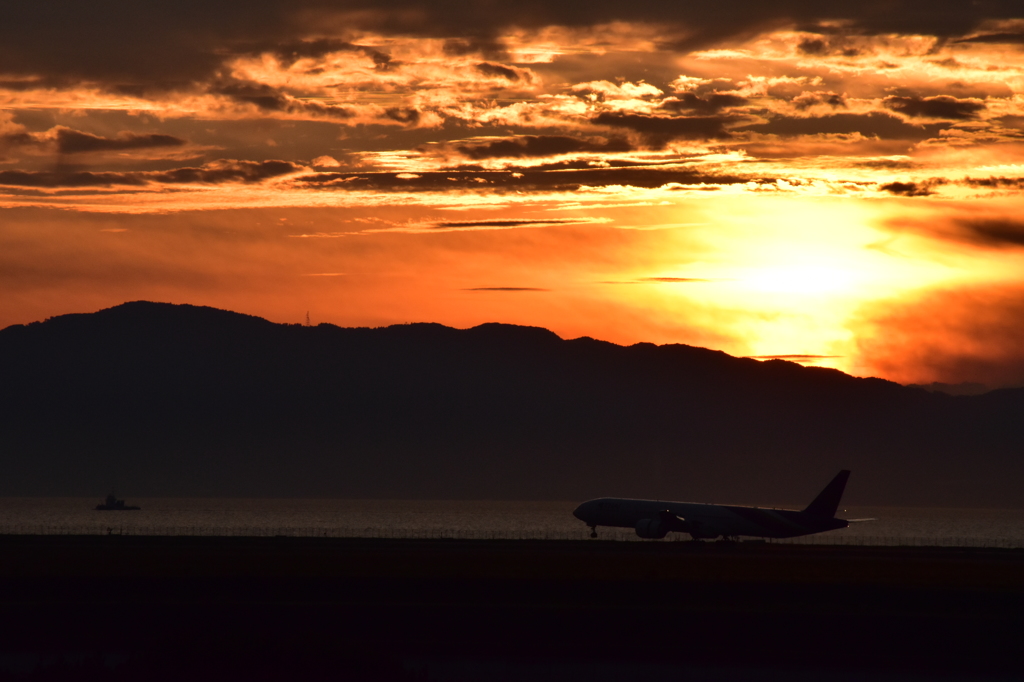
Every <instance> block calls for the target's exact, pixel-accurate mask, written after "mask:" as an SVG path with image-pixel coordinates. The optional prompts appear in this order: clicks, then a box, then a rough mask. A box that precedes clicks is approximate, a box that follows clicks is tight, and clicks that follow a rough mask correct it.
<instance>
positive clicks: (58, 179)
mask: <svg viewBox="0 0 1024 682" xmlns="http://www.w3.org/2000/svg"><path fill="white" fill-rule="evenodd" d="M145 184H146V179H145V177H144V174H142V173H91V172H87V171H70V172H62V171H36V172H32V171H0V185H8V186H14V187H111V186H114V185H145Z"/></svg>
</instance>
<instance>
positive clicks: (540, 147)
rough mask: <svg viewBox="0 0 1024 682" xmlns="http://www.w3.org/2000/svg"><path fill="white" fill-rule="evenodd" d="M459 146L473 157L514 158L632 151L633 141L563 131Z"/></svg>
mask: <svg viewBox="0 0 1024 682" xmlns="http://www.w3.org/2000/svg"><path fill="white" fill-rule="evenodd" d="M456 149H457V150H458V152H459V153H460V154H462V155H463V156H465V157H467V158H470V159H494V158H513V159H515V158H535V157H544V156H555V155H557V154H572V153H581V152H596V153H616V152H630V151H633V145H631V144H630V143H629V141H628V140H626V139H624V138H611V139H608V140H600V139H599V140H591V139H581V138H576V137H567V136H562V135H520V136H517V137H509V138H505V139H502V140H489V141H487V142H481V143H473V144H463V145H459V146H458V147H456Z"/></svg>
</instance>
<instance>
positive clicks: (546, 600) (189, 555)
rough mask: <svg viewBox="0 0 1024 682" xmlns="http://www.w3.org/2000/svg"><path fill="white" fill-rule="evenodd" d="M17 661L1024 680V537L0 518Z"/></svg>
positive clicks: (5, 636)
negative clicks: (349, 535)
mask: <svg viewBox="0 0 1024 682" xmlns="http://www.w3.org/2000/svg"><path fill="white" fill-rule="evenodd" d="M0 635H2V637H0V680H6V679H31V680H44V679H45V680H88V679H118V680H207V679H210V680H233V679H245V680H285V679H288V680H293V679H294V680H318V679H332V680H477V679H480V680H527V679H529V680H548V679H552V680H572V679H582V680H588V681H599V680H619V679H623V680H634V679H694V680H701V679H707V680H748V679H758V680H764V679H786V680H819V679H839V680H856V679H864V678H870V679H883V680H906V679H912V680H917V679H921V680H925V679H936V678H940V679H949V680H959V679H1024V653H1022V652H1021V646H1022V645H1021V642H1022V641H1024V551H1017V550H979V549H928V548H856V547H808V546H784V545H756V544H740V545H728V544H719V543H707V544H703V545H696V544H691V543H657V542H649V543H611V542H601V541H593V542H557V541H495V542H488V541H438V540H430V541H415V540H337V539H304V538H159V537H148V538H147V537H127V536H126V537H117V536H113V537H59V536H50V537H32V536H0Z"/></svg>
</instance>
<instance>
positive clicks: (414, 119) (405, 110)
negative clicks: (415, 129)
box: [384, 107, 420, 125]
mask: <svg viewBox="0 0 1024 682" xmlns="http://www.w3.org/2000/svg"><path fill="white" fill-rule="evenodd" d="M384 115H385V116H387V117H388V118H390V119H391V120H392V121H398V122H399V123H408V124H411V125H415V124H416V123H418V122H419V120H420V112H419V111H418V110H416V109H413V108H412V107H389V108H387V109H385V110H384Z"/></svg>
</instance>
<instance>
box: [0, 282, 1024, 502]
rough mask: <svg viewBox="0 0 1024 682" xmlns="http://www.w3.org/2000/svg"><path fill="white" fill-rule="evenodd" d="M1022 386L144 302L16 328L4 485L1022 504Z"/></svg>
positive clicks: (4, 344) (4, 405) (1, 355)
mask: <svg viewBox="0 0 1024 682" xmlns="http://www.w3.org/2000/svg"><path fill="white" fill-rule="evenodd" d="M1022 417H1024V390H1008V391H995V392H992V393H989V394H986V395H983V396H973V397H967V396H957V397H952V396H949V395H945V394H942V393H929V392H927V391H924V390H921V389H915V388H905V387H902V386H899V385H898V384H894V383H891V382H887V381H883V380H879V379H859V378H855V377H851V376H848V375H846V374H843V373H841V372H838V371H835V370H828V369H820V368H807V367H801V366H799V365H796V364H793V363H789V362H784V361H781V360H773V361H768V362H758V361H756V360H750V359H742V358H734V357H731V356H729V355H726V354H725V353H721V352H717V351H711V350H707V349H703V348H693V347H689V346H683V345H666V346H655V345H652V344H637V345H634V346H630V347H622V346H616V345H614V344H610V343H605V342H602V341H595V340H593V339H588V338H583V339H575V340H571V341H564V340H562V339H560V338H558V337H557V336H556V335H555V334H553V333H551V332H549V331H547V330H544V329H539V328H533V327H518V326H511V325H501V324H485V325H481V326H479V327H474V328H472V329H466V330H457V329H451V328H448V327H444V326H441V325H437V324H410V325H396V326H392V327H386V328H380V329H347V328H339V327H335V326H332V325H323V324H322V325H319V326H317V327H303V326H299V325H279V324H274V323H271V322H268V321H266V320H263V319H260V318H256V317H251V316H247V315H241V314H237V313H232V312H227V311H222V310H216V309H212V308H203V307H196V306H188V305H170V304H163V303H148V302H141V301H140V302H134V303H126V304H124V305H120V306H117V307H115V308H110V309H107V310H102V311H100V312H97V313H94V314H84V315H64V316H61V317H56V318H52V319H50V320H47V321H45V322H42V323H33V324H30V325H23V326H13V327H8V328H7V329H4V330H2V331H0V466H2V471H3V476H2V477H0V494H3V495H37V494H47V495H94V496H95V495H101V494H104V493H106V492H107V491H108V488H109V487H110V486H111V485H117V486H118V491H119V492H121V493H123V494H125V495H130V496H136V497H138V496H150V495H234V496H345V497H396V498H400V497H433V498H447V497H462V498H552V499H578V498H585V497H596V496H599V495H603V494H615V495H635V496H645V497H658V498H672V499H688V500H695V501H712V502H748V503H752V504H771V503H782V502H786V503H794V504H799V503H804V502H806V501H809V500H810V498H811V497H813V495H814V494H815V493H816V492H817V491H818V489H820V487H821V486H822V485H824V483H825V482H827V481H828V480H829V479H830V478H831V476H832V475H833V474H834V473H835V472H836V471H838V470H839V469H840V468H850V469H852V470H853V472H854V475H853V478H852V479H851V483H850V489H849V490H850V494H849V498H848V499H849V501H850V503H851V504H856V503H861V504H867V503H872V504H934V505H964V506H1008V505H1012V506H1020V505H1022V504H1024V495H1022V494H1021V492H1020V482H1021V481H1022V480H1024V478H1022V476H1021V474H1022V473H1024V456H1022V452H1024V450H1022V445H1024V418H1022Z"/></svg>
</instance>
